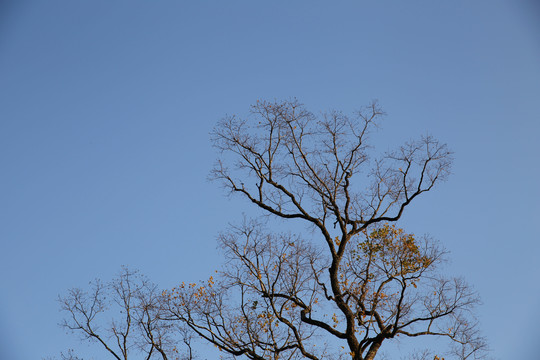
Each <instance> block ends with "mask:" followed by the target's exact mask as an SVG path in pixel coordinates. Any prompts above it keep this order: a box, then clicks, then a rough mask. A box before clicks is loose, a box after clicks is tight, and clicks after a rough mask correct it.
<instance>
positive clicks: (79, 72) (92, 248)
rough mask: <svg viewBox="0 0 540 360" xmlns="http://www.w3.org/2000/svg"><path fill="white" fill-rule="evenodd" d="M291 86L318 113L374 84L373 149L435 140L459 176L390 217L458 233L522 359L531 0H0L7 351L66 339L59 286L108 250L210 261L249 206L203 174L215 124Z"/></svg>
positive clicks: (531, 185) (537, 286) (493, 341)
mask: <svg viewBox="0 0 540 360" xmlns="http://www.w3.org/2000/svg"><path fill="white" fill-rule="evenodd" d="M290 97H297V98H298V99H299V100H300V101H301V102H303V103H304V104H306V106H307V107H308V108H309V109H311V110H312V111H314V112H319V111H323V110H327V109H332V108H335V109H341V110H344V111H345V112H350V111H353V110H354V109H356V108H359V107H361V106H362V105H364V104H366V103H368V102H370V101H371V100H372V99H379V101H380V104H381V105H382V106H383V107H384V109H385V111H386V112H387V114H388V115H387V117H386V119H385V122H384V124H383V126H382V129H381V130H380V134H379V133H378V135H377V138H378V139H379V140H380V141H381V144H383V145H382V146H383V148H392V147H395V146H397V145H399V144H400V143H402V142H404V141H406V140H408V139H410V138H414V137H417V136H418V135H420V134H425V133H430V134H432V135H434V136H435V137H438V138H439V139H441V140H442V141H444V142H447V143H448V144H449V146H450V147H451V148H452V149H453V150H454V151H455V159H456V160H455V166H454V168H453V175H452V176H451V177H450V179H449V181H448V182H447V183H445V184H443V185H442V186H440V187H439V188H438V189H437V190H436V191H434V192H432V193H429V194H427V195H426V196H424V198H422V199H421V200H420V201H418V202H417V203H416V205H415V206H413V207H412V208H411V211H410V212H409V213H408V214H407V215H406V216H405V218H404V219H403V222H402V223H401V225H402V226H404V227H405V228H406V229H407V230H408V231H412V232H417V233H425V232H428V233H430V234H432V235H433V236H434V237H436V238H437V239H439V240H440V241H441V242H442V243H443V244H445V246H446V247H447V248H448V249H449V250H451V255H450V256H451V258H452V259H453V262H452V270H453V271H455V272H456V273H458V274H462V275H463V276H465V277H466V278H467V279H468V281H469V282H470V283H471V284H472V285H473V286H474V287H475V288H476V289H477V290H478V291H479V293H480V295H481V297H482V299H483V301H484V305H483V306H482V307H481V308H480V309H479V317H480V320H481V322H482V329H483V331H484V334H485V335H486V336H487V338H488V340H489V342H490V345H491V348H492V349H493V355H494V356H495V357H496V358H499V359H512V360H513V359H535V358H536V357H537V356H538V353H539V352H540V344H539V342H538V329H537V326H536V325H537V324H538V321H539V320H540V306H539V305H540V280H539V278H540V271H539V268H538V263H539V259H540V236H539V231H538V229H537V227H536V226H537V225H538V223H539V218H540V206H539V200H540V190H539V188H540V187H539V184H540V180H539V178H540V170H539V165H540V161H539V156H540V141H539V140H538V137H539V136H540V5H539V3H538V2H537V1H534V0H530V1H525V0H484V1H469V0H454V1H433V0H424V1H420V0H418V1H402V0H399V1H397V0H396V1H253V0H249V1H248V0H245V1H236V0H230V1H180V0H177V1H172V0H163V1H142V0H129V1H128V0H118V1H110V0H92V1H83V0H80V1H74V0H69V1H68V0H65V1H57V0H41V1H39V0H35V1H32V0H4V1H1V2H0V204H1V205H0V358H1V359H10V360H26V359H40V358H41V357H42V356H53V355H57V354H58V353H59V352H60V351H62V350H66V349H67V348H69V347H75V346H76V345H77V342H76V341H75V339H74V337H73V336H67V335H65V334H64V332H63V330H62V329H60V328H59V327H58V326H57V323H59V322H60V320H61V314H60V313H59V311H58V304H57V302H56V298H57V296H58V294H61V293H65V291H66V289H68V288H70V287H74V286H85V284H87V283H88V281H90V280H92V279H93V278H95V277H101V278H103V279H109V278H111V277H112V276H113V275H114V274H115V273H116V272H117V271H118V270H119V269H120V266H121V265H129V266H130V267H133V268H138V269H140V270H141V271H142V272H143V273H145V274H146V275H148V276H149V277H150V278H152V279H153V280H154V281H155V282H157V283H159V284H160V285H161V286H163V287H172V286H174V285H176V284H177V283H179V282H181V281H183V280H185V281H189V280H196V279H199V278H205V277H207V275H208V274H209V273H210V272H211V271H212V270H213V269H214V268H215V267H216V264H219V262H220V255H219V253H218V251H217V250H216V244H215V236H216V234H217V233H218V231H219V230H220V229H223V228H224V227H225V226H226V224H227V223H228V222H231V221H235V220H238V219H239V218H240V217H241V215H240V214H241V212H242V211H246V212H247V211H249V210H250V209H251V207H250V204H248V203H246V202H244V201H241V200H240V199H236V198H233V199H228V198H227V197H225V196H224V194H223V192H222V190H221V189H220V187H219V186H218V184H215V183H210V182H208V181H206V177H207V174H208V171H209V169H210V167H211V164H212V162H213V160H214V158H215V154H214V152H213V150H212V148H211V146H210V142H209V135H208V133H209V131H210V130H211V128H212V126H213V125H214V124H215V122H216V121H217V120H218V119H219V118H221V117H222V116H223V115H225V114H233V113H239V114H245V113H246V112H247V109H248V106H249V104H251V103H253V102H255V101H256V100H257V99H274V98H276V99H284V98H290ZM83 348H85V349H87V350H88V348H87V347H85V346H83ZM95 354H96V355H95V356H96V358H100V354H102V353H99V352H96V353H95Z"/></svg>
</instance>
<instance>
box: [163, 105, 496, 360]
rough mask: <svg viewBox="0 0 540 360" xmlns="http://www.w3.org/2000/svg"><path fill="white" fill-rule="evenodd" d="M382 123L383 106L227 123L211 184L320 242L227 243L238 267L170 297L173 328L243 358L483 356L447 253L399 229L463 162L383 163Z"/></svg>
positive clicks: (420, 154) (473, 299) (446, 158)
mask: <svg viewBox="0 0 540 360" xmlns="http://www.w3.org/2000/svg"><path fill="white" fill-rule="evenodd" d="M382 115H383V112H382V111H381V110H380V108H379V107H378V105H377V104H376V103H372V104H371V105H370V106H368V107H367V108H365V109H363V110H362V111H359V112H358V113H356V114H355V115H354V116H353V117H349V116H346V115H344V114H342V113H340V112H336V111H334V112H330V113H327V114H323V115H322V116H320V117H316V116H315V115H314V114H312V113H311V112H309V111H307V110H306V109H305V108H304V107H303V106H302V105H301V104H299V103H298V102H297V101H296V100H293V101H284V102H265V101H262V102H257V103H256V104H255V105H254V106H252V108H251V115H250V117H249V118H248V119H241V118H238V117H236V116H228V117H226V118H225V119H223V121H222V122H220V123H219V124H218V125H217V127H216V128H215V130H214V132H213V141H214V144H215V146H216V147H217V148H218V149H219V150H220V151H221V154H222V156H221V158H220V159H219V160H218V162H217V165H216V167H215V168H214V170H213V172H212V178H213V179H215V180H219V181H221V182H222V183H223V184H224V186H225V187H226V188H228V189H229V190H230V191H231V192H232V193H237V194H240V195H242V196H243V197H245V198H247V199H248V200H249V201H251V202H252V203H253V204H255V205H256V206H257V207H258V208H260V209H262V210H263V213H266V214H268V215H270V216H274V217H277V218H281V219H298V220H301V221H303V222H304V223H305V224H307V225H308V226H309V227H310V228H311V229H313V230H314V232H312V233H311V234H310V235H308V236H300V235H294V234H282V233H276V232H272V231H268V230H267V229H265V228H264V226H263V225H262V224H261V223H260V222H246V223H245V224H244V225H242V226H240V227H237V228H233V229H232V230H231V231H230V232H228V233H225V234H223V235H222V236H221V237H220V243H221V244H222V247H223V249H224V252H225V254H226V256H227V258H228V263H227V266H226V267H225V268H224V269H223V271H221V272H220V273H219V276H218V277H217V279H213V278H211V279H210V280H208V281H207V282H206V283H204V284H198V285H197V284H182V285H180V286H179V287H177V288H175V289H173V290H172V291H170V292H169V293H168V294H167V299H166V300H167V308H168V315H167V318H168V319H170V320H180V321H181V322H183V323H185V324H187V325H188V326H189V327H190V328H191V329H192V330H193V331H194V332H195V333H196V334H197V335H198V336H200V337H202V338H204V339H206V340H207V341H209V342H210V343H213V344H214V345H215V346H216V347H218V348H219V349H220V350H222V351H224V353H225V354H229V355H230V356H231V357H238V356H245V357H247V358H250V359H258V360H259V359H301V358H308V359H326V358H350V359H355V360H364V359H366V360H367V359H374V358H375V356H376V354H377V353H378V351H379V349H380V347H381V346H382V344H383V343H385V342H387V341H388V342H389V341H391V340H393V341H397V339H398V338H400V339H403V338H407V337H418V336H424V335H425V336H434V337H440V338H443V339H448V340H449V343H450V344H452V345H453V346H451V353H452V354H453V355H455V357H456V358H459V359H467V358H471V357H472V358H480V357H482V356H483V352H482V350H484V349H485V344H484V342H483V340H482V338H481V337H480V336H478V333H477V330H476V322H475V321H474V316H473V314H472V313H471V311H472V309H473V308H474V305H475V304H477V302H478V299H477V296H476V294H475V293H474V292H473V291H471V290H470V289H469V288H468V286H467V285H466V284H465V282H464V281H463V280H460V279H452V278H445V277H443V276H440V275H439V274H438V273H437V271H436V270H437V269H438V266H439V265H440V262H441V260H442V259H443V255H444V251H443V250H442V249H441V248H440V247H438V246H437V245H436V243H434V242H433V241H432V240H431V239H430V238H428V237H424V238H420V239H417V238H416V237H415V236H413V235H411V234H406V233H405V232H403V230H401V229H399V228H396V227H395V226H394V225H392V223H393V222H396V221H398V220H399V219H400V217H401V216H402V214H403V212H404V211H405V209H406V208H407V207H408V206H409V205H410V204H411V202H412V201H413V200H414V199H415V198H417V197H418V196H419V195H420V194H422V193H424V192H427V191H430V190H431V189H433V187H434V186H435V185H436V184H437V183H438V182H440V181H442V180H444V179H445V178H446V177H447V175H448V174H449V171H450V165H451V160H452V158H451V152H450V151H449V150H448V149H447V146H446V145H444V144H441V143H439V142H438V141H437V140H435V139H433V138H432V137H429V136H426V137H422V138H421V139H420V140H418V141H414V142H410V143H407V144H405V145H403V146H401V147H399V148H398V149H397V150H395V151H393V152H389V153H386V154H384V155H382V156H381V157H379V158H375V159H371V157H370V154H369V151H368V150H370V149H369V147H368V145H367V142H366V140H367V136H368V133H369V131H370V129H371V127H373V126H374V125H375V124H376V122H377V120H378V119H379V118H380V117H381V116H382ZM434 356H436V355H434Z"/></svg>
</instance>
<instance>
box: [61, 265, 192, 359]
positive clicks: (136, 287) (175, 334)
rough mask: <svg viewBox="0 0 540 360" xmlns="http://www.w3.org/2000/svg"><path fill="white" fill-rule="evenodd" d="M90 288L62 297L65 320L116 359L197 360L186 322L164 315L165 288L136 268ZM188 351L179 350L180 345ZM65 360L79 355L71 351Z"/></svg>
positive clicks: (64, 356)
mask: <svg viewBox="0 0 540 360" xmlns="http://www.w3.org/2000/svg"><path fill="white" fill-rule="evenodd" d="M90 287H91V289H90V290H89V291H88V292H87V291H84V290H82V289H79V288H74V289H70V290H69V291H68V294H67V295H66V296H63V297H59V302H60V304H61V310H62V311H64V312H65V313H66V315H67V316H66V318H65V319H64V321H63V323H62V324H61V325H62V326H63V327H64V328H66V329H67V330H70V331H72V332H74V333H77V334H78V335H80V336H81V337H82V339H83V340H87V341H90V342H94V343H98V344H99V345H101V347H102V348H103V349H104V350H106V353H107V354H108V356H109V357H110V358H112V359H117V360H127V359H131V358H143V359H155V358H159V359H163V360H169V359H170V360H172V359H192V358H193V355H192V351H191V337H190V336H189V334H188V333H187V332H186V331H185V329H183V326H182V325H181V324H178V323H174V322H166V321H163V320H162V319H161V317H162V315H163V309H162V307H161V304H162V303H161V297H162V292H161V291H159V290H158V288H157V286H156V285H155V284H153V283H152V282H150V281H149V280H148V279H147V278H146V277H144V276H142V275H140V274H139V273H138V272H137V271H131V270H129V269H128V268H122V271H121V272H120V274H119V275H118V277H117V278H115V279H113V280H112V281H111V282H109V283H107V284H104V283H102V282H101V281H100V280H96V281H93V282H91V283H90ZM179 343H183V345H185V347H186V349H187V351H186V353H184V354H180V353H179V352H178V350H177V344H179ZM61 357H62V359H79V358H78V357H77V356H75V354H74V353H73V352H72V351H69V352H68V353H67V355H66V354H62V355H61Z"/></svg>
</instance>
